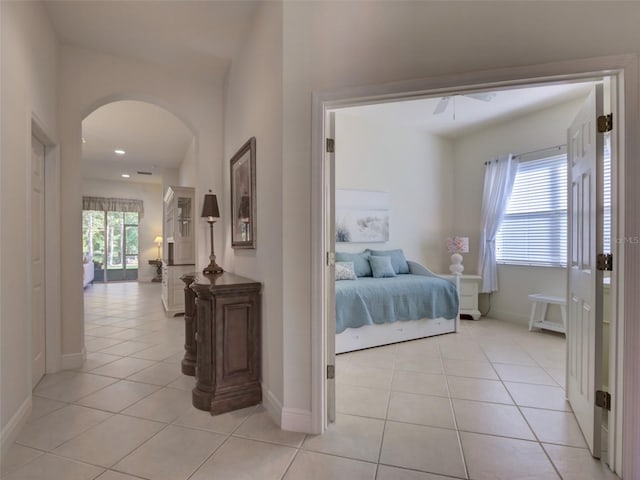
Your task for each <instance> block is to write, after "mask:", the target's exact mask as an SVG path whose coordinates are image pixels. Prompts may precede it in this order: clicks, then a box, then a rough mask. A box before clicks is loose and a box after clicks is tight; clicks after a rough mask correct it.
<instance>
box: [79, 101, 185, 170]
mask: <svg viewBox="0 0 640 480" xmlns="http://www.w3.org/2000/svg"><path fill="white" fill-rule="evenodd" d="M82 138H83V139H84V142H85V143H83V144H82V159H83V175H84V176H85V177H86V178H102V179H107V180H124V179H123V178H122V177H121V174H123V173H128V174H130V175H131V178H130V180H131V181H136V182H145V183H146V182H151V183H161V182H162V177H161V175H162V172H163V170H164V169H167V168H169V169H171V168H178V167H179V166H180V163H181V162H182V160H183V158H184V156H185V153H186V152H187V149H188V148H189V145H190V143H191V141H192V139H193V134H192V133H191V131H190V130H189V129H188V128H187V126H186V125H185V124H184V123H183V122H182V121H181V120H180V119H178V118H177V117H176V116H175V115H173V114H172V113H169V112H168V111H167V110H164V109H163V108H160V107H157V106H155V105H152V104H150V103H145V102H137V101H130V100H127V101H119V102H113V103H109V104H107V105H104V106H103V107H100V108H98V109H97V110H95V111H94V112H93V113H91V114H90V115H89V116H87V118H85V119H84V121H83V122H82ZM116 149H121V150H124V151H125V152H126V153H125V155H117V154H116V153H115V150H116ZM137 171H146V172H151V173H153V175H152V176H148V175H139V174H137V173H136V172H137Z"/></svg>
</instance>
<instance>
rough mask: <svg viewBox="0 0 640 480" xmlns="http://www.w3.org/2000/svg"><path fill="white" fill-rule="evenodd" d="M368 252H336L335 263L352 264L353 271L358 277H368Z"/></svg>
mask: <svg viewBox="0 0 640 480" xmlns="http://www.w3.org/2000/svg"><path fill="white" fill-rule="evenodd" d="M370 256H371V254H370V253H369V252H366V251H365V252H360V253H347V252H336V262H353V270H354V271H355V272H356V275H357V276H358V277H370V276H371V275H372V273H371V265H369V257H370Z"/></svg>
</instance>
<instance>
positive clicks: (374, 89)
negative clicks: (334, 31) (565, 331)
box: [308, 55, 640, 478]
mask: <svg viewBox="0 0 640 480" xmlns="http://www.w3.org/2000/svg"><path fill="white" fill-rule="evenodd" d="M602 76H611V77H612V78H614V79H615V83H616V84H617V87H618V88H617V89H616V90H617V94H618V97H617V108H613V109H614V111H615V110H617V113H618V115H617V117H616V120H617V123H618V125H616V126H615V128H616V129H617V130H616V133H617V135H618V137H617V138H618V146H619V148H618V151H617V154H618V155H617V157H618V158H617V164H616V167H615V168H616V169H617V172H618V173H617V177H616V179H615V180H617V184H616V185H614V194H615V192H616V191H617V192H618V202H617V203H616V202H612V203H613V204H617V206H618V211H617V212H614V213H613V215H615V216H616V217H617V218H618V219H619V220H620V221H619V222H618V223H616V222H615V221H614V222H613V225H612V228H614V229H615V228H617V230H614V232H615V233H616V234H617V236H616V242H613V243H615V244H616V245H615V246H614V250H617V251H614V255H615V257H614V259H615V265H614V272H613V275H612V288H613V290H612V291H613V292H614V294H615V296H616V298H615V301H614V302H613V303H615V307H614V310H615V311H616V312H617V315H616V317H617V318H616V319H615V328H614V333H612V334H611V337H612V341H611V347H612V350H610V357H614V358H610V359H611V361H612V363H613V364H614V365H615V367H612V368H614V369H615V372H616V375H615V377H613V378H611V379H610V380H611V382H610V389H611V392H612V396H613V398H614V400H613V402H614V406H613V408H612V412H611V414H610V428H611V427H613V431H612V434H611V436H610V437H611V438H612V439H613V444H611V445H610V449H613V452H614V455H613V458H610V459H609V460H610V461H609V463H610V465H611V467H612V469H614V471H616V472H617V473H620V472H623V473H624V475H625V476H626V477H627V478H636V477H638V476H639V475H640V458H637V454H636V452H638V451H640V378H637V377H635V376H634V375H632V372H631V370H632V369H631V368H627V369H624V365H637V364H640V324H638V322H634V321H633V319H632V318H631V316H632V314H633V312H636V311H640V297H638V296H637V295H634V294H633V293H632V292H637V291H640V274H639V273H638V272H639V270H640V249H638V248H635V249H633V248H626V247H628V245H627V243H626V242H620V239H625V238H627V237H626V236H625V233H626V232H638V231H640V216H638V215H635V214H634V213H632V212H631V211H629V210H630V209H629V210H627V209H625V205H637V204H639V203H640V192H639V193H635V191H634V189H631V188H625V180H626V178H635V179H639V178H640V161H635V162H634V161H626V159H633V160H636V159H640V141H639V140H638V139H637V138H636V136H634V135H625V130H626V131H630V132H634V131H639V130H640V118H639V117H640V112H639V108H638V107H639V105H638V100H639V96H638V89H639V83H638V57H637V56H636V55H618V56H607V57H598V58H590V59H580V60H569V61H562V62H554V63H547V64H540V65H530V66H523V67H515V68H505V69H496V70H488V71H481V72H473V73H467V74H460V75H447V76H441V77H432V78H426V79H417V80H410V81H402V82H395V83H386V84H382V85H369V86H359V87H346V88H340V89H334V90H327V91H321V92H313V98H312V124H311V129H312V132H311V133H312V139H311V140H312V144H311V145H312V152H311V153H312V159H311V160H312V165H311V259H312V260H311V419H310V421H311V425H309V426H308V427H309V428H308V429H309V431H311V432H313V433H321V432H323V431H324V429H325V426H326V420H327V418H326V394H327V391H326V381H325V372H326V365H327V358H326V349H325V342H326V341H327V338H326V315H327V305H326V295H325V287H324V285H325V255H326V252H327V251H328V250H329V249H328V246H327V245H326V242H325V235H326V231H325V225H324V221H325V218H326V209H325V201H324V199H325V196H326V195H327V194H328V192H327V191H326V188H325V180H326V179H325V176H326V175H327V172H326V169H325V162H324V138H325V132H324V119H325V115H326V112H327V110H329V109H335V108H340V107H346V106H353V105H363V104H367V103H381V102H385V101H396V100H399V99H403V100H406V99H410V98H418V97H427V96H442V95H446V94H451V93H460V92H464V91H473V90H477V89H487V88H508V87H516V86H526V85H529V86H533V85H536V84H537V85H542V84H551V83H561V82H569V81H576V80H589V79H594V78H598V77H602ZM613 215H612V216H613ZM616 279H618V281H616ZM625 292H630V293H629V294H628V295H625ZM626 312H629V314H627V313H626ZM612 353H613V355H612ZM623 384H624V387H625V388H624V389H623V388H622V385H623ZM623 418H624V419H625V421H624V423H623V421H622V419H623ZM610 451H611V450H610Z"/></svg>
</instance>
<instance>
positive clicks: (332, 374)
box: [327, 365, 336, 380]
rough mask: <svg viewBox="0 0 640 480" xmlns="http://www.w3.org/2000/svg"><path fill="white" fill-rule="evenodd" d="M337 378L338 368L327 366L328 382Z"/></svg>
mask: <svg viewBox="0 0 640 480" xmlns="http://www.w3.org/2000/svg"><path fill="white" fill-rule="evenodd" d="M334 378H336V366H335V365H327V380H333V379H334Z"/></svg>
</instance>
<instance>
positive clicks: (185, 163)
mask: <svg viewBox="0 0 640 480" xmlns="http://www.w3.org/2000/svg"><path fill="white" fill-rule="evenodd" d="M197 160H198V159H197V155H196V137H193V138H192V139H191V143H189V148H187V151H186V152H185V153H184V158H183V159H182V162H180V167H179V169H178V177H179V183H177V184H172V185H176V186H179V187H193V186H194V185H195V184H196V183H197V176H198V163H197ZM170 185H171V184H170ZM205 193H206V192H205ZM199 213H200V212H198V214H199Z"/></svg>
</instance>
